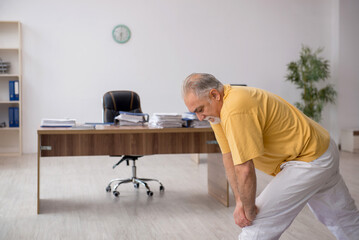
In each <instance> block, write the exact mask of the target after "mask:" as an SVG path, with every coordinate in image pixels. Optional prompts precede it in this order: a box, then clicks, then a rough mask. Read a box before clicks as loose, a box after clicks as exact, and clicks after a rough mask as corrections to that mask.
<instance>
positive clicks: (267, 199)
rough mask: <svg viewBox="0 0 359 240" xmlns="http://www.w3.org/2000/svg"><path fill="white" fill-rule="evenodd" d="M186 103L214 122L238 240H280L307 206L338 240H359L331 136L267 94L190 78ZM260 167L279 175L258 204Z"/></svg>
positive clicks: (358, 220)
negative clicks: (238, 233)
mask: <svg viewBox="0 0 359 240" xmlns="http://www.w3.org/2000/svg"><path fill="white" fill-rule="evenodd" d="M182 94H183V98H184V102H185V104H186V106H187V108H188V110H189V111H191V112H194V113H196V114H197V117H198V119H199V120H209V121H210V122H211V126H212V128H213V131H214V133H215V135H216V139H217V141H218V143H219V146H220V148H221V151H222V154H223V164H224V167H225V170H226V175H227V179H228V181H229V183H230V185H231V188H232V190H233V193H234V197H235V200H236V207H235V210H234V213H233V216H234V221H235V223H236V224H237V225H239V226H240V227H241V228H242V232H241V234H240V235H239V239H242V240H244V239H251V240H252V239H260V240H265V239H279V237H280V236H281V234H282V233H283V232H284V231H285V230H286V229H287V228H288V227H289V225H290V224H291V223H292V221H293V220H294V218H295V217H296V216H297V214H298V213H299V212H300V211H301V210H302V208H303V207H304V206H305V204H308V206H309V208H310V209H311V210H312V212H313V213H314V214H315V215H316V217H317V218H318V219H319V220H320V221H321V222H322V223H323V224H325V225H326V226H327V227H328V228H329V230H330V231H331V232H332V233H333V234H334V235H335V236H336V237H337V239H348V240H349V239H350V240H354V239H359V212H358V210H357V208H356V206H355V203H354V201H353V199H352V198H351V196H350V193H349V191H348V189H347V187H346V185H345V183H344V181H343V179H342V177H341V175H340V173H339V153H338V149H337V146H336V144H335V142H334V141H333V140H332V139H331V138H330V136H329V133H328V132H327V131H326V130H325V129H324V128H323V127H321V126H320V125H319V124H318V123H316V122H314V121H312V120H311V119H309V118H308V117H306V116H305V115H304V114H303V113H302V112H301V111H299V110H298V109H297V108H295V107H294V106H292V105H291V104H289V103H288V102H286V101H285V100H284V99H282V98H280V97H279V96H277V95H275V94H272V93H270V92H267V91H264V90H261V89H257V88H251V87H233V86H230V85H223V84H222V83H221V82H219V81H218V80H217V79H216V78H215V77H214V76H212V75H210V74H199V73H197V74H191V75H190V76H188V77H187V78H186V79H185V81H184V83H183V90H182ZM254 168H257V169H259V170H261V171H263V172H265V173H267V174H270V175H272V176H275V177H274V178H273V179H272V181H271V182H270V183H269V184H268V185H267V187H266V188H265V189H264V190H263V192H262V193H261V194H260V195H259V196H258V197H257V198H256V197H255V196H256V174H255V169H254Z"/></svg>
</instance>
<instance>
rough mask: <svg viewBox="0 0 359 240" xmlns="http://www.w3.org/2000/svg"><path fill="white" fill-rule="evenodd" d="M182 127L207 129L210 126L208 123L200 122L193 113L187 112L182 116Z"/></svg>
mask: <svg viewBox="0 0 359 240" xmlns="http://www.w3.org/2000/svg"><path fill="white" fill-rule="evenodd" d="M182 120H183V122H184V123H183V126H184V127H192V128H209V127H211V124H210V123H209V122H208V121H200V120H198V118H197V115H196V114H195V113H191V112H187V113H183V114H182Z"/></svg>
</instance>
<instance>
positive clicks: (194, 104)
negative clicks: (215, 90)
mask: <svg viewBox="0 0 359 240" xmlns="http://www.w3.org/2000/svg"><path fill="white" fill-rule="evenodd" d="M184 102H185V104H186V106H187V108H188V110H189V111H190V112H193V113H195V114H196V115H197V117H198V119H199V120H200V121H202V120H208V121H211V122H212V123H218V122H219V121H220V119H219V115H220V106H219V101H216V100H215V98H213V99H211V97H210V96H208V97H202V98H198V97H197V96H196V95H195V94H194V93H192V92H189V93H188V94H187V95H186V96H185V97H184Z"/></svg>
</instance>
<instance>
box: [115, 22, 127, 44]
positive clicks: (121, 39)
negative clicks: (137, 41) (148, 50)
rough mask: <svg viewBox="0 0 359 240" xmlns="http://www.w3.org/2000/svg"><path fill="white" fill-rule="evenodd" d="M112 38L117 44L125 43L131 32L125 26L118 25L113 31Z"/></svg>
mask: <svg viewBox="0 0 359 240" xmlns="http://www.w3.org/2000/svg"><path fill="white" fill-rule="evenodd" d="M112 37H113V40H115V41H116V42H118V43H127V42H128V40H130V38H131V31H130V29H129V28H128V27H127V26H126V25H123V24H120V25H117V26H116V27H115V28H114V29H113V31H112Z"/></svg>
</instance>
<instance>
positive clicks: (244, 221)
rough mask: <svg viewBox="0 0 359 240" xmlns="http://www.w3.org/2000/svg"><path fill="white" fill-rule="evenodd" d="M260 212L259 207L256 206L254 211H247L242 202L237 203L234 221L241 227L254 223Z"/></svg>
mask: <svg viewBox="0 0 359 240" xmlns="http://www.w3.org/2000/svg"><path fill="white" fill-rule="evenodd" d="M257 213H258V208H257V207H255V208H254V209H253V210H252V211H249V212H248V213H246V212H245V211H244V208H243V205H242V203H240V202H239V203H237V204H236V208H235V209H234V212H233V218H234V222H235V223H236V224H237V225H238V226H240V227H241V228H244V227H247V226H250V225H252V221H253V220H254V219H255V217H256V216H257Z"/></svg>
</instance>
